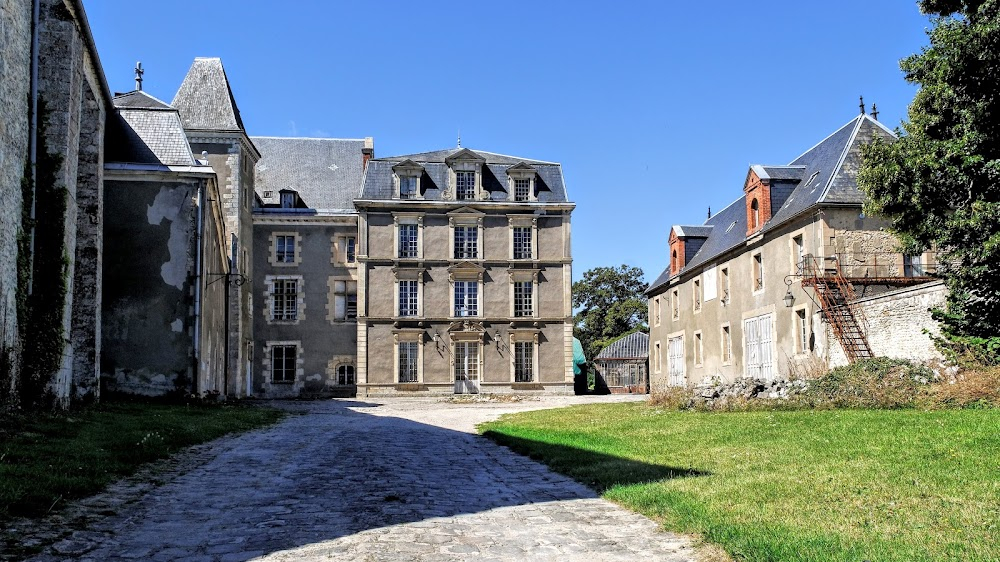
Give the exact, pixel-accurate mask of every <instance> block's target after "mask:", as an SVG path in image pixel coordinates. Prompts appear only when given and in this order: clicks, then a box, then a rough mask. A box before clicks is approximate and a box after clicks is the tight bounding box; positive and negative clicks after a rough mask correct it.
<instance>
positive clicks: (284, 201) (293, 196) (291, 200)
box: [281, 191, 299, 209]
mask: <svg viewBox="0 0 1000 562" xmlns="http://www.w3.org/2000/svg"><path fill="white" fill-rule="evenodd" d="M298 199H299V195H298V193H295V192H294V191H282V192H281V208H282V209H294V208H295V207H296V204H297V203H298Z"/></svg>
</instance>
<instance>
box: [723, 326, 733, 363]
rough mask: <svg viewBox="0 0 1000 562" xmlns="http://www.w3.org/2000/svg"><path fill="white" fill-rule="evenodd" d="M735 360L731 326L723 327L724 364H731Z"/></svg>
mask: <svg viewBox="0 0 1000 562" xmlns="http://www.w3.org/2000/svg"><path fill="white" fill-rule="evenodd" d="M732 359H733V334H732V333H731V332H730V331H729V326H728V325H726V326H723V327H722V362H723V363H724V364H725V363H729V362H730V361H732Z"/></svg>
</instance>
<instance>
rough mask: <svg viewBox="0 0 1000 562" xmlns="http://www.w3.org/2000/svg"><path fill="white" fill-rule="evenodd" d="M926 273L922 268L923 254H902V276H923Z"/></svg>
mask: <svg viewBox="0 0 1000 562" xmlns="http://www.w3.org/2000/svg"><path fill="white" fill-rule="evenodd" d="M924 275H927V272H926V270H925V269H924V256H923V254H916V255H912V256H903V277H923V276H924Z"/></svg>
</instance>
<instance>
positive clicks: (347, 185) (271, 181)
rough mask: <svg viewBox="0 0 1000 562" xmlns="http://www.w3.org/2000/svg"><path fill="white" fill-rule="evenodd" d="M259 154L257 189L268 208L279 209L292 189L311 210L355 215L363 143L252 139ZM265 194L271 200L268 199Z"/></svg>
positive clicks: (361, 172)
mask: <svg viewBox="0 0 1000 562" xmlns="http://www.w3.org/2000/svg"><path fill="white" fill-rule="evenodd" d="M250 140H251V142H253V144H254V146H256V147H257V150H259V151H260V154H261V158H260V160H259V161H258V162H257V167H256V171H255V174H256V176H255V178H254V189H255V190H256V192H257V196H258V197H260V198H261V201H263V203H264V204H265V205H277V204H278V203H279V200H280V199H279V198H280V195H279V192H280V191H281V190H282V189H291V190H294V191H296V192H298V194H299V198H300V199H301V200H302V202H303V203H304V204H305V205H306V206H307V207H309V208H311V209H317V210H324V211H329V212H345V213H354V212H355V210H354V198H355V197H357V194H358V192H359V190H360V189H361V178H362V176H363V175H364V159H363V157H362V155H361V150H362V149H363V148H364V146H365V141H364V139H310V138H285V137H251V138H250ZM265 193H267V194H268V195H270V197H265V196H264V195H265Z"/></svg>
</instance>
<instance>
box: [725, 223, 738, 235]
mask: <svg viewBox="0 0 1000 562" xmlns="http://www.w3.org/2000/svg"><path fill="white" fill-rule="evenodd" d="M734 226H736V221H733V224H731V225H729V227H728V228H726V232H727V233H728V232H729V231H730V230H732V229H733V227H734Z"/></svg>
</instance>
